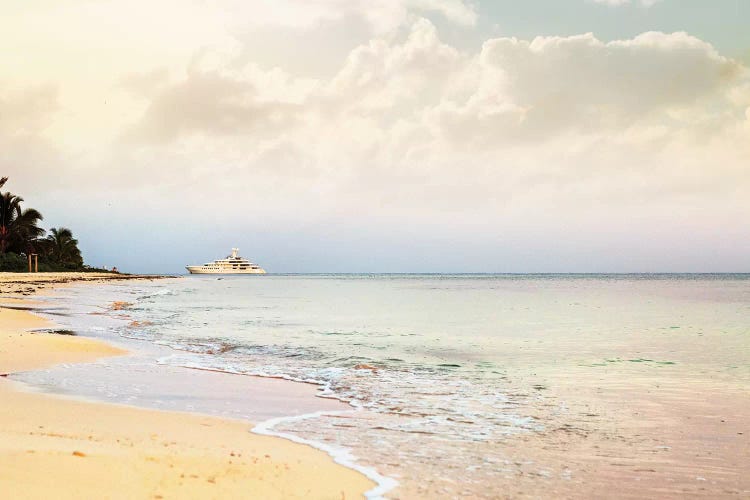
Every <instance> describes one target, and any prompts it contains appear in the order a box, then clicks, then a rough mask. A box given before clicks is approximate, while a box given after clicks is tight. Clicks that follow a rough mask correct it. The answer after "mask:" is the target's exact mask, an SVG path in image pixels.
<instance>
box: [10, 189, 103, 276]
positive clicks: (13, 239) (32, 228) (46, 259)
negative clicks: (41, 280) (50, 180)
mask: <svg viewBox="0 0 750 500" xmlns="http://www.w3.org/2000/svg"><path fill="white" fill-rule="evenodd" d="M7 180H8V178H7V177H0V187H2V186H3V184H5V182H7ZM22 203H23V198H21V197H20V196H16V195H15V194H13V193H10V192H7V193H0V271H28V260H27V257H26V256H27V255H29V254H32V253H36V254H38V262H39V271H40V272H50V271H88V270H90V268H88V266H84V264H83V257H82V256H81V250H80V249H79V248H78V240H77V239H75V238H74V237H73V232H72V231H71V230H70V229H68V228H66V227H60V228H54V227H53V228H52V229H50V234H49V235H48V236H47V237H46V238H45V237H44V234H45V231H44V229H42V228H40V227H39V226H38V224H39V222H40V221H41V220H42V214H40V213H39V212H38V211H37V210H35V209H33V208H27V209H25V210H24V209H23V208H22V207H21V204H22Z"/></svg>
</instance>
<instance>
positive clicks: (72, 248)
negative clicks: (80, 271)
mask: <svg viewBox="0 0 750 500" xmlns="http://www.w3.org/2000/svg"><path fill="white" fill-rule="evenodd" d="M49 232H50V234H49V236H47V238H46V240H45V241H46V246H47V251H48V252H49V257H50V258H51V260H52V261H53V262H56V263H58V264H63V265H65V266H68V267H75V268H78V267H81V266H82V265H83V258H82V257H81V251H80V250H79V249H78V240H77V239H75V238H73V232H72V231H71V230H70V229H68V228H67V227H61V228H54V227H53V228H52V229H50V230H49Z"/></svg>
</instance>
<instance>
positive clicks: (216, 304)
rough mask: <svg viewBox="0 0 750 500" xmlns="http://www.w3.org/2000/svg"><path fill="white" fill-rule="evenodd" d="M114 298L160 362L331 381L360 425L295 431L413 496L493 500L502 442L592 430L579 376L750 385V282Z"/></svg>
mask: <svg viewBox="0 0 750 500" xmlns="http://www.w3.org/2000/svg"><path fill="white" fill-rule="evenodd" d="M110 290H115V291H110V292H106V293H103V292H102V293H97V294H96V296H94V295H91V294H90V295H88V296H86V300H87V301H89V302H90V303H94V302H96V301H97V300H98V301H102V300H115V299H118V300H127V301H128V302H131V303H132V305H131V306H130V307H128V308H127V309H126V310H124V311H116V312H113V313H110V314H115V315H120V314H126V315H127V319H128V322H130V321H136V322H137V323H130V324H129V325H119V326H117V327H116V329H115V331H116V333H117V334H118V335H120V336H122V337H127V338H131V339H140V340H146V341H148V342H150V343H154V344H159V345H162V346H167V347H168V349H165V350H164V351H163V352H161V354H160V355H159V357H158V363H160V364H162V365H165V366H171V367H191V368H205V369H211V370H219V371H224V372H228V373H238V374H249V375H261V376H269V377H282V378H287V379H290V380H298V381H306V382H313V383H316V384H318V385H319V387H320V391H319V395H320V396H323V397H333V398H337V399H340V400H342V401H345V402H347V403H349V404H351V405H352V407H353V408H356V409H358V410H359V411H356V412H354V413H353V414H352V415H348V416H346V418H345V419H344V418H342V416H341V415H338V416H332V415H329V416H326V415H321V416H318V417H316V418H310V419H303V420H294V421H289V422H282V423H279V425H278V429H277V430H278V431H279V432H287V433H292V434H294V435H298V436H302V437H304V438H306V439H312V440H314V441H316V442H319V443H326V444H328V445H335V446H338V447H342V448H346V449H350V450H353V451H354V453H355V455H358V456H360V457H363V458H362V461H363V462H364V463H365V464H366V465H368V466H371V467H373V468H375V469H377V470H380V471H385V472H387V473H388V475H390V476H392V477H396V478H397V479H398V480H399V481H400V482H402V483H409V482H412V483H413V482H419V483H420V484H429V483H430V482H440V481H443V483H440V484H441V486H440V487H441V488H442V489H441V490H439V491H443V490H445V492H446V495H448V496H454V495H462V494H466V495H470V496H472V495H478V496H487V495H489V496H493V495H494V494H495V493H498V492H493V491H492V489H491V488H490V489H488V488H487V485H488V484H492V482H493V478H494V477H497V475H498V474H503V473H506V472H507V468H508V465H507V460H506V459H505V457H504V455H503V449H502V443H503V441H504V440H506V439H509V438H512V437H514V436H519V435H523V434H525V433H545V432H546V430H547V427H548V422H549V421H550V419H551V418H552V417H550V415H551V414H552V413H555V418H559V415H560V413H561V412H568V413H567V414H565V418H567V419H568V420H569V421H570V422H573V423H576V422H577V421H579V420H580V419H582V418H584V416H583V415H577V414H575V412H573V411H572V410H570V409H568V406H567V404H566V402H565V401H563V400H560V398H559V397H553V396H552V395H551V394H552V392H553V391H554V389H555V388H556V386H557V385H558V384H559V382H560V381H561V380H563V379H565V377H570V376H571V374H574V373H575V374H576V376H587V377H588V376H591V377H597V376H600V375H601V374H602V373H605V372H604V371H605V370H606V373H607V374H612V373H615V374H618V373H620V372H618V371H617V370H621V373H622V377H626V376H632V375H633V374H634V373H635V374H636V375H639V374H647V375H649V376H667V377H669V376H673V375H675V374H678V373H680V374H684V373H687V372H689V371H690V370H693V371H695V372H696V373H697V372H700V373H704V374H710V375H711V376H717V377H726V378H727V379H729V380H737V381H742V382H745V381H747V380H748V379H749V378H750V377H749V376H748V372H749V370H750V364H748V361H749V360H750V341H749V339H750V275H303V276H300V275H266V276H226V277H215V276H202V277H197V276H190V277H186V278H183V279H178V280H168V281H154V282H152V283H128V284H126V285H120V286H119V288H118V289H112V288H110ZM82 293H84V292H82ZM108 294H109V295H108ZM77 300H79V301H80V300H82V299H81V297H79V298H78V299H77ZM633 370H640V371H638V372H633ZM456 471H460V474H461V477H462V478H463V479H462V481H461V482H460V483H459V484H458V485H457V486H456V485H454V486H455V488H453V486H451V484H447V483H445V480H444V477H445V476H446V474H452V473H456ZM441 478H443V479H441ZM472 485H474V486H472ZM474 487H476V488H475V489H472V488H474ZM451 488H453V489H451Z"/></svg>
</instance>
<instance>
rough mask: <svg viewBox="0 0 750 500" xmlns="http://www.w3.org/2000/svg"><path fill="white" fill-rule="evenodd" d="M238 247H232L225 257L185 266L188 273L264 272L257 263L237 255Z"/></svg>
mask: <svg viewBox="0 0 750 500" xmlns="http://www.w3.org/2000/svg"><path fill="white" fill-rule="evenodd" d="M239 251H240V249H239V248H233V249H232V254H231V255H227V256H226V258H223V259H218V260H215V261H213V262H208V263H206V264H203V265H196V266H185V268H186V269H187V270H188V271H190V274H266V271H265V270H264V269H263V268H262V267H260V266H259V265H258V264H253V263H252V262H250V261H249V260H247V259H245V258H243V257H240V256H239Z"/></svg>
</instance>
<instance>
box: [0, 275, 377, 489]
mask: <svg viewBox="0 0 750 500" xmlns="http://www.w3.org/2000/svg"><path fill="white" fill-rule="evenodd" d="M123 278H125V279H138V278H136V277H127V276H126V277H123V276H117V277H116V278H114V279H123ZM106 279H113V275H89V274H83V275H82V274H67V273H50V274H44V275H33V276H27V275H21V274H5V273H3V274H2V275H0V287H2V292H3V296H0V302H2V303H3V304H5V305H9V306H10V308H8V307H2V308H0V374H2V375H3V377H0V491H2V492H3V496H5V497H6V498H52V497H54V498H241V497H244V498H247V497H254V498H336V499H339V498H361V497H362V495H363V493H364V492H365V491H367V490H369V489H371V488H372V487H373V486H374V484H373V483H372V482H371V481H369V480H368V479H367V478H365V477H364V476H363V475H361V474H359V473H357V472H355V471H352V470H350V469H347V468H345V467H342V466H339V465H337V464H335V463H334V462H333V460H332V459H331V458H330V457H329V456H328V455H327V454H325V453H323V452H321V451H318V450H315V449H312V448H310V447H307V446H304V445H299V444H295V443H292V442H289V441H286V440H283V439H280V438H275V437H264V436H258V435H254V434H251V433H250V432H249V429H250V428H251V424H250V423H249V422H245V421H240V420H228V419H219V418H214V417H204V416H200V415H195V414H186V413H170V412H161V411H151V410H142V409H138V408H132V407H126V406H121V405H109V404H100V403H93V402H85V401H79V400H70V399H65V398H62V397H57V396H51V395H44V394H39V393H34V392H31V391H29V390H28V389H27V388H26V387H25V386H24V385H22V384H19V383H17V382H13V381H10V380H8V378H7V375H8V374H9V373H13V372H19V371H26V370H34V369H38V368H43V367H47V366H51V365H54V364H58V363H73V362H85V361H92V360H95V359H97V358H101V357H104V356H118V355H123V354H125V352H124V351H123V350H122V349H119V348H116V347H113V346H110V345H107V344H105V343H102V342H99V341H96V340H92V339H87V338H81V337H75V336H67V335H56V334H45V333H30V332H29V331H28V330H32V329H40V328H51V327H52V326H53V325H52V324H51V323H50V322H48V321H47V320H45V319H42V318H40V317H38V316H36V315H34V314H33V313H32V312H31V311H28V310H24V309H25V308H27V307H33V306H34V302H33V301H28V300H22V299H19V298H17V296H18V295H26V294H31V293H34V292H37V291H39V290H43V289H48V288H49V287H51V286H60V285H61V284H65V283H70V282H74V281H94V282H100V281H102V280H106ZM140 279H149V278H147V277H146V278H140ZM289 385H293V386H296V385H301V384H289ZM304 390H305V391H308V392H309V395H310V397H311V398H312V394H313V392H314V390H313V388H312V387H310V388H304Z"/></svg>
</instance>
